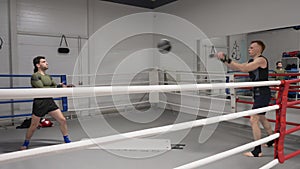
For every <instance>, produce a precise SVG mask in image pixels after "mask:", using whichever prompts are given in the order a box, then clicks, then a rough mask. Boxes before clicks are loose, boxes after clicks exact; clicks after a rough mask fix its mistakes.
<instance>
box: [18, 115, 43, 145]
mask: <svg viewBox="0 0 300 169" xmlns="http://www.w3.org/2000/svg"><path fill="white" fill-rule="evenodd" d="M40 120H41V118H40V117H38V116H36V115H34V114H32V116H31V124H30V127H29V128H28V129H27V132H26V136H25V141H24V144H23V145H22V146H21V148H20V150H25V149H27V148H28V145H29V141H30V139H31V137H32V135H33V133H34V132H35V130H36V128H37V127H38V126H39V124H40Z"/></svg>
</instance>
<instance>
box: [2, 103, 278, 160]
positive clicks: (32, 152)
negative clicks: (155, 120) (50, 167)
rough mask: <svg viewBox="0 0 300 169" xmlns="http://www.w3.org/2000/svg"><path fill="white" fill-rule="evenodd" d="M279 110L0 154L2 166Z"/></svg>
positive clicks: (241, 113)
mask: <svg viewBox="0 0 300 169" xmlns="http://www.w3.org/2000/svg"><path fill="white" fill-rule="evenodd" d="M278 108H279V106H278V105H274V106H268V107H263V108H258V109H253V110H247V111H243V112H239V113H232V114H227V115H222V116H216V117H210V118H206V119H200V120H195V121H189V122H183V123H178V124H172V125H167V126H162V127H155V128H150V129H144V130H138V131H133V132H128V133H123V134H117V135H111V136H106V137H100V138H96V139H91V140H83V141H77V142H72V143H68V144H59V145H52V146H47V147H39V148H35V149H29V150H25V151H17V152H11V153H6V154H0V164H1V163H3V162H12V161H15V160H22V159H26V158H29V157H36V156H38V155H50V154H55V153H63V152H67V151H74V150H82V149H85V148H88V147H93V146H96V145H101V144H105V143H110V142H115V141H121V140H125V139H130V138H140V137H145V136H153V135H157V134H162V133H165V132H173V131H179V130H184V129H190V128H192V127H198V126H203V125H208V124H213V123H217V122H221V121H228V120H233V119H237V118H240V117H243V116H250V115H254V114H258V113H262V112H266V111H271V110H276V109H278Z"/></svg>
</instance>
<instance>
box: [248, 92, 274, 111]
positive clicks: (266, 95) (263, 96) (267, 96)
mask: <svg viewBox="0 0 300 169" xmlns="http://www.w3.org/2000/svg"><path fill="white" fill-rule="evenodd" d="M253 94H254V97H253V98H254V103H253V107H252V109H258V108H262V107H267V106H269V103H270V101H271V91H270V89H269V90H268V89H267V90H265V89H263V90H260V91H254V93H253ZM265 114H266V112H263V113H259V115H265Z"/></svg>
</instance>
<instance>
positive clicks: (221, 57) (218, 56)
mask: <svg viewBox="0 0 300 169" xmlns="http://www.w3.org/2000/svg"><path fill="white" fill-rule="evenodd" d="M216 55H217V58H218V59H219V60H224V59H226V55H225V53H223V52H218V53H217V54H216Z"/></svg>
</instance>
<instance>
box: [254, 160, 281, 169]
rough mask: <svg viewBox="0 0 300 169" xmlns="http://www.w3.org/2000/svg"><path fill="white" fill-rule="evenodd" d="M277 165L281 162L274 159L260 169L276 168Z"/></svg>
mask: <svg viewBox="0 0 300 169" xmlns="http://www.w3.org/2000/svg"><path fill="white" fill-rule="evenodd" d="M277 164H279V160H278V159H274V160H272V161H270V162H269V163H268V164H266V165H264V166H262V167H260V168H259V169H270V168H272V167H274V166H276V165H277Z"/></svg>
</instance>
